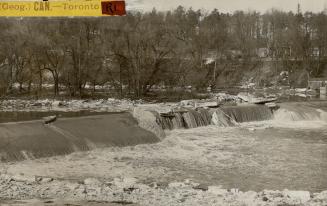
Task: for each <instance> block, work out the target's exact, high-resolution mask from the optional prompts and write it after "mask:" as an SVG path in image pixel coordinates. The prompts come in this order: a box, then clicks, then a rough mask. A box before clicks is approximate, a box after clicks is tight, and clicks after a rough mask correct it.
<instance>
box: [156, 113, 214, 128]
mask: <svg viewBox="0 0 327 206" xmlns="http://www.w3.org/2000/svg"><path fill="white" fill-rule="evenodd" d="M157 122H158V124H159V125H161V126H162V128H163V129H167V130H172V129H181V128H196V127H203V126H207V125H210V122H211V115H210V113H209V111H208V110H207V109H203V108H199V109H198V110H192V109H187V110H185V111H179V112H171V113H168V114H161V115H159V117H158V118H157Z"/></svg>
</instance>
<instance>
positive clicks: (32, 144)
mask: <svg viewBox="0 0 327 206" xmlns="http://www.w3.org/2000/svg"><path fill="white" fill-rule="evenodd" d="M158 141H160V139H159V138H158V137H157V136H156V135H155V134H153V133H152V132H149V131H147V130H145V129H143V128H141V127H140V126H139V125H138V122H137V121H136V119H135V118H134V117H133V115H132V114H130V113H114V114H106V115H98V116H89V117H77V118H63V119H60V118H59V119H58V120H57V121H55V122H53V123H51V124H47V125H45V124H44V123H43V121H30V122H17V123H2V124H0V159H1V161H17V160H24V159H29V158H32V159H34V158H41V157H49V156H54V155H65V154H69V153H72V152H75V151H86V150H91V149H94V148H101V147H108V146H132V145H137V144H147V143H155V142H158Z"/></svg>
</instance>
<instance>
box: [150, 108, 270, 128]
mask: <svg viewBox="0 0 327 206" xmlns="http://www.w3.org/2000/svg"><path fill="white" fill-rule="evenodd" d="M156 116H157V118H158V120H157V121H158V124H159V125H161V126H162V128H163V129H169V130H172V129H179V128H187V129H188V128H196V127H202V126H208V125H210V124H213V125H218V126H233V125H236V124H237V123H242V122H252V121H263V120H269V119H272V118H273V113H272V111H271V109H270V108H268V107H266V106H256V105H245V106H226V107H220V108H216V109H204V108H197V109H196V110H192V109H187V110H185V111H177V112H173V113H171V114H165V115H161V116H160V115H159V114H156Z"/></svg>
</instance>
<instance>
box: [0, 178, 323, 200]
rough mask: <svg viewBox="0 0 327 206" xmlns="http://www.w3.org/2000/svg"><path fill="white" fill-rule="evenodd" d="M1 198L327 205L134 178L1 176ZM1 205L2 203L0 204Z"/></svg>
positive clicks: (303, 194)
mask: <svg viewBox="0 0 327 206" xmlns="http://www.w3.org/2000/svg"><path fill="white" fill-rule="evenodd" d="M0 197H1V199H2V201H3V202H6V203H7V204H9V203H10V200H28V201H30V200H31V199H38V201H39V202H42V201H43V203H44V204H46V203H56V201H58V202H59V200H60V201H63V200H67V201H73V202H81V201H82V202H84V203H86V202H99V203H101V202H102V203H103V202H105V203H116V204H122V205H123V204H131V205H132V204H134V205H162V206H166V205H167V206H173V205H194V206H195V205H196V206H198V205H237V206H238V205H239V206H241V205H242V206H244V205H251V206H253V205H299V206H300V205H309V206H318V205H319V206H320V205H326V204H327V191H324V192H320V193H310V192H307V191H289V190H283V191H269V190H264V191H261V192H254V191H247V192H242V191H239V190H238V189H230V190H226V189H223V188H221V187H219V186H207V185H202V184H198V183H195V182H192V181H191V180H185V181H184V182H172V183H169V184H160V183H155V182H153V183H149V184H142V183H139V182H138V180H137V179H135V178H115V179H113V180H99V179H94V178H89V179H85V180H84V181H75V182H74V181H67V180H57V179H52V178H50V177H37V176H34V177H26V176H24V175H18V176H8V175H5V174H2V175H1V176H0ZM0 203H1V202H0Z"/></svg>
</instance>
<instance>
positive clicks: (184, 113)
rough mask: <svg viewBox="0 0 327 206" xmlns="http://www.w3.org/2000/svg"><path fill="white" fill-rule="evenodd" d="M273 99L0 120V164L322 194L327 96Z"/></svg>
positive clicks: (36, 171) (41, 171)
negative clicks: (271, 103)
mask: <svg viewBox="0 0 327 206" xmlns="http://www.w3.org/2000/svg"><path fill="white" fill-rule="evenodd" d="M278 105H279V106H280V108H279V109H278V110H276V111H272V110H271V109H270V108H268V107H266V106H262V105H260V106H257V105H242V106H222V107H219V108H193V109H192V108H183V109H175V110H172V112H169V113H160V112H158V111H156V110H154V109H148V110H147V109H145V108H141V109H140V111H139V112H136V111H134V112H123V113H109V114H98V115H92V116H80V117H76V116H75V117H61V118H58V120H57V121H55V122H53V123H51V124H48V125H45V124H44V123H43V121H41V120H32V121H24V122H10V123H1V124H0V141H1V142H0V143H1V144H0V154H1V161H2V163H0V164H2V165H3V167H2V168H5V172H6V173H9V174H15V173H16V172H17V171H22V172H24V174H26V175H29V174H30V175H39V176H44V175H46V176H51V177H54V178H56V177H58V178H62V177H64V178H72V177H73V178H74V179H83V178H87V177H101V178H109V179H110V178H115V177H116V175H117V174H119V175H122V176H131V175H132V176H136V177H138V178H139V180H140V181H144V182H148V181H151V180H152V179H155V180H156V181H160V182H171V181H172V180H174V181H183V180H184V179H187V178H190V179H192V180H194V181H196V182H201V183H203V184H210V185H212V184H214V185H222V186H223V187H224V188H235V187H237V188H239V189H241V190H243V191H248V190H253V191H261V190H263V189H272V190H276V189H281V188H282V189H283V188H287V189H293V190H309V191H317V192H320V191H323V190H326V189H327V187H326V185H327V182H326V180H327V176H326V174H325V171H326V169H327V164H326V161H325V160H326V159H325V158H326V151H327V147H326V145H327V136H326V134H327V133H326V132H327V131H326V128H327V127H326V126H327V121H326V116H327V115H326V114H327V113H326V111H327V110H326V108H327V107H326V106H327V104H326V102H296V103H280V104H278ZM37 115H40V114H37ZM163 134H164V135H163ZM58 155H61V156H58ZM299 156H300V157H301V158H299ZM35 159H36V160H35ZM25 160H27V161H25ZM6 162H10V164H7V163H6ZM49 162H50V163H51V164H49ZM71 165H77V166H74V168H73V169H70V166H71ZM59 168H61V169H59ZM62 168H65V169H62ZM108 171H110V172H109V173H108ZM172 177H173V179H172ZM149 179H150V180H149Z"/></svg>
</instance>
